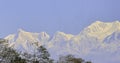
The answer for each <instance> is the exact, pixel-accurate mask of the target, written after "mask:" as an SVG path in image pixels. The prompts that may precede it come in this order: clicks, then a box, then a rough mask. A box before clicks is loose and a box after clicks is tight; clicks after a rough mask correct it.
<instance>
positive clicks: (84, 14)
mask: <svg viewBox="0 0 120 63" xmlns="http://www.w3.org/2000/svg"><path fill="white" fill-rule="evenodd" d="M96 20H101V21H115V20H120V0H0V37H4V36H6V35H8V34H10V33H15V32H16V31H17V29H19V28H23V29H25V30H26V31H31V32H41V31H45V32H47V33H49V34H50V35H53V34H54V33H55V32H56V31H63V32H65V33H72V34H78V33H79V32H80V31H81V30H82V29H83V28H85V27H87V26H88V25H89V24H91V23H92V22H94V21H96Z"/></svg>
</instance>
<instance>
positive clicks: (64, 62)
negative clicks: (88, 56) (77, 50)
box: [57, 55, 91, 63]
mask: <svg viewBox="0 0 120 63" xmlns="http://www.w3.org/2000/svg"><path fill="white" fill-rule="evenodd" d="M57 63H91V62H90V61H89V62H88V61H85V60H83V59H82V58H76V57H74V56H73V55H67V56H61V57H60V58H59V60H58V61H57Z"/></svg>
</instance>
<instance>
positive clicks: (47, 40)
mask: <svg viewBox="0 0 120 63" xmlns="http://www.w3.org/2000/svg"><path fill="white" fill-rule="evenodd" d="M78 29H79V28H78ZM5 39H8V40H9V46H10V47H13V48H15V49H16V50H18V51H22V52H27V53H33V51H34V49H35V48H36V47H38V46H40V45H44V46H45V47H46V48H47V49H48V51H49V52H50V54H51V56H52V58H55V59H56V58H58V57H59V55H66V54H73V55H75V56H78V57H82V58H84V59H87V60H90V61H92V62H93V63H120V22H119V21H114V22H101V21H96V22H94V23H92V24H91V25H90V26H88V27H86V28H84V29H83V30H82V31H81V32H80V33H79V34H77V35H72V34H66V33H64V32H56V33H55V34H54V36H53V37H51V36H50V35H49V34H47V33H46V32H40V33H33V32H27V31H24V30H22V29H19V30H18V32H17V33H16V34H10V35H8V36H7V37H5ZM36 43H37V44H36Z"/></svg>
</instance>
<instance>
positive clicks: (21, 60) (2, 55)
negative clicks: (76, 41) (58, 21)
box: [0, 39, 91, 63]
mask: <svg viewBox="0 0 120 63" xmlns="http://www.w3.org/2000/svg"><path fill="white" fill-rule="evenodd" d="M0 63H91V62H90V61H85V60H83V59H82V58H76V57H74V56H73V55H67V56H60V57H59V59H58V60H53V59H51V58H50V54H49V53H48V51H47V49H46V48H45V47H43V46H39V47H38V48H37V52H36V53H34V54H28V53H20V52H17V51H16V50H14V49H13V48H11V47H9V46H8V43H7V40H5V39H0Z"/></svg>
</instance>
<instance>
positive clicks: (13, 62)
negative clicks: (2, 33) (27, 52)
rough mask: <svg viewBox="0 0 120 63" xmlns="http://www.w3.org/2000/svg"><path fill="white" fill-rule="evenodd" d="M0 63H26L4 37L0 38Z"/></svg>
mask: <svg viewBox="0 0 120 63" xmlns="http://www.w3.org/2000/svg"><path fill="white" fill-rule="evenodd" d="M0 63H26V62H25V60H24V59H21V57H19V54H18V53H17V52H16V51H15V50H14V49H12V48H10V47H8V42H7V40H5V39H0Z"/></svg>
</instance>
